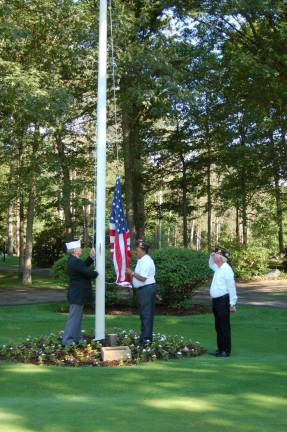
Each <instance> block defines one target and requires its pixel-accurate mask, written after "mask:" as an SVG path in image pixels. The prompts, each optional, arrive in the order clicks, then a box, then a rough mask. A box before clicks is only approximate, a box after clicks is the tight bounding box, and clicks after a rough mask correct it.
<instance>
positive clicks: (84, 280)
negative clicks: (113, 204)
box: [62, 240, 98, 345]
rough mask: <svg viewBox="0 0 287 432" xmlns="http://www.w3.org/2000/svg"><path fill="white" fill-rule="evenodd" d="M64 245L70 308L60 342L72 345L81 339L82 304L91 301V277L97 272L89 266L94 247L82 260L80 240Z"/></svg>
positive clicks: (94, 276) (93, 277)
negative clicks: (66, 253)
mask: <svg viewBox="0 0 287 432" xmlns="http://www.w3.org/2000/svg"><path fill="white" fill-rule="evenodd" d="M66 247H67V252H68V254H69V258H68V265H67V271H68V276H69V288H68V302H69V304H70V308H69V318H68V321H67V323H66V327H65V331H64V336H63V341H62V342H63V345H73V344H76V343H78V342H79V340H80V339H81V323H82V317H83V309H84V304H85V303H91V302H92V301H93V293H92V279H95V278H96V277H97V276H98V272H96V271H95V270H92V269H90V268H89V266H90V265H91V264H92V263H93V262H94V257H95V252H94V249H91V251H90V256H89V257H88V258H87V259H86V260H85V261H83V260H81V259H80V256H81V255H82V248H81V240H77V241H73V242H70V243H66Z"/></svg>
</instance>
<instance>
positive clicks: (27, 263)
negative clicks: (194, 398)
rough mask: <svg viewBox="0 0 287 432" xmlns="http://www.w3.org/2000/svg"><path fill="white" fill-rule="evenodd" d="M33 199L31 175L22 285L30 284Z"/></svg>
mask: <svg viewBox="0 0 287 432" xmlns="http://www.w3.org/2000/svg"><path fill="white" fill-rule="evenodd" d="M35 198H36V178H35V174H34V173H32V178H31V183H30V192H29V201H28V212H27V226H26V246H25V254H24V268H23V277H22V283H23V285H31V284H32V253H33V225H34V213H35Z"/></svg>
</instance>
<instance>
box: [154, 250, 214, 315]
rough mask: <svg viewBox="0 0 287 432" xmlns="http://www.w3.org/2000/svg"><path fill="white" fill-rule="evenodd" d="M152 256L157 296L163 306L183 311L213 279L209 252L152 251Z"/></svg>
mask: <svg viewBox="0 0 287 432" xmlns="http://www.w3.org/2000/svg"><path fill="white" fill-rule="evenodd" d="M151 256H152V258H153V259H154V262H155V266H156V281H157V293H158V294H159V297H160V298H161V303H162V304H163V305H164V306H167V307H176V308H181V307H183V306H184V304H186V302H188V301H190V299H191V297H192V296H193V295H194V294H195V293H196V292H197V288H198V286H199V285H200V284H202V283H203V282H205V281H206V280H208V279H209V278H210V276H211V271H210V269H209V267H208V257H209V256H208V253H207V252H199V251H194V250H191V249H182V248H181V249H180V248H167V249H159V250H152V251H151Z"/></svg>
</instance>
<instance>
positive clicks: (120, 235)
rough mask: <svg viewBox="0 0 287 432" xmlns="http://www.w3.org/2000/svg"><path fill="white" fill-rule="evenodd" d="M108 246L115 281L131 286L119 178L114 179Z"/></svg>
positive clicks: (127, 239) (129, 252)
mask: <svg viewBox="0 0 287 432" xmlns="http://www.w3.org/2000/svg"><path fill="white" fill-rule="evenodd" d="M110 248H111V256H112V259H113V262H114V267H115V272H116V275H117V280H116V283H117V284H119V285H122V286H127V287H131V279H130V276H129V275H128V274H127V273H126V269H127V267H129V264H130V260H131V246H130V232H129V229H128V226H127V221H126V218H125V214H124V209H123V201H122V193H121V183H120V178H119V177H117V179H116V186H115V192H114V199H113V204H112V209H111V214H110Z"/></svg>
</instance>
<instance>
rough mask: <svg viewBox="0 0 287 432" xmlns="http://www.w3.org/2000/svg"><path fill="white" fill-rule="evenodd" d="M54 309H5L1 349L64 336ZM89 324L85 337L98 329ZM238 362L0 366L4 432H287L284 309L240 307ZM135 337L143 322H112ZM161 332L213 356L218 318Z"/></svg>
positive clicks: (159, 323) (165, 324)
mask: <svg viewBox="0 0 287 432" xmlns="http://www.w3.org/2000/svg"><path fill="white" fill-rule="evenodd" d="M65 319H66V315H64V314H63V315H62V314H59V313H55V312H53V311H52V307H51V306H49V305H45V306H44V305H41V306H36V305H35V306H34V305H33V306H17V307H2V308H1V310H0V343H7V342H9V341H12V340H13V341H20V340H22V339H23V338H25V337H26V336H28V335H31V336H34V335H35V336H36V335H40V334H46V333H48V332H51V331H57V330H60V329H62V328H63V326H64V322H65ZM93 321H94V319H93V317H91V316H89V317H85V320H84V326H83V327H84V328H86V329H89V328H91V327H93ZM232 321H233V323H232V327H233V342H234V350H233V356H232V357H230V358H228V359H217V358H215V357H212V356H209V355H204V356H202V357H199V358H194V359H185V360H177V361H170V362H156V363H152V364H145V365H142V366H137V367H126V368H111V369H109V368H102V369H101V368H82V369H62V368H57V367H50V368H48V367H39V366H31V365H23V364H11V363H7V362H3V363H0V389H1V390H0V422H1V426H0V430H1V432H8V431H9V432H28V431H29V432H80V431H84V432H122V431H125V432H132V431H137V432H146V431H148V432H162V431H166V432H173V431H174V432H175V431H176V432H177V431H181V432H187V431H192V430H194V431H200V432H202V431H204V432H217V431H218V432H219V431H231V430H232V431H235V432H237V431H238V432H239V431H240V432H243V431H244V432H245V431H250V432H262V431H266V432H271V431H272V432H277V431H280V432H281V431H282V432H283V431H285V430H287V416H286V408H287V400H286V384H287V368H286V366H287V360H286V359H287V310H280V309H271V308H259V307H257V308H256V307H243V306H242V307H239V310H238V312H237V313H236V314H235V315H234V316H232ZM106 324H107V327H108V328H112V327H113V326H118V327H122V328H131V327H132V328H136V329H138V326H139V325H138V324H139V323H138V317H137V316H131V317H126V316H123V317H118V316H108V317H107V320H106ZM155 324H156V330H157V331H160V332H163V333H166V334H167V333H169V334H180V335H184V336H187V337H192V338H193V339H195V340H199V341H200V342H201V343H202V344H203V345H204V346H206V347H207V348H208V349H210V350H213V349H214V348H215V344H214V341H215V335H214V330H213V318H212V316H211V315H204V316H203V315H202V316H187V317H175V316H173V317H164V316H159V317H156V323H155Z"/></svg>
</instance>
